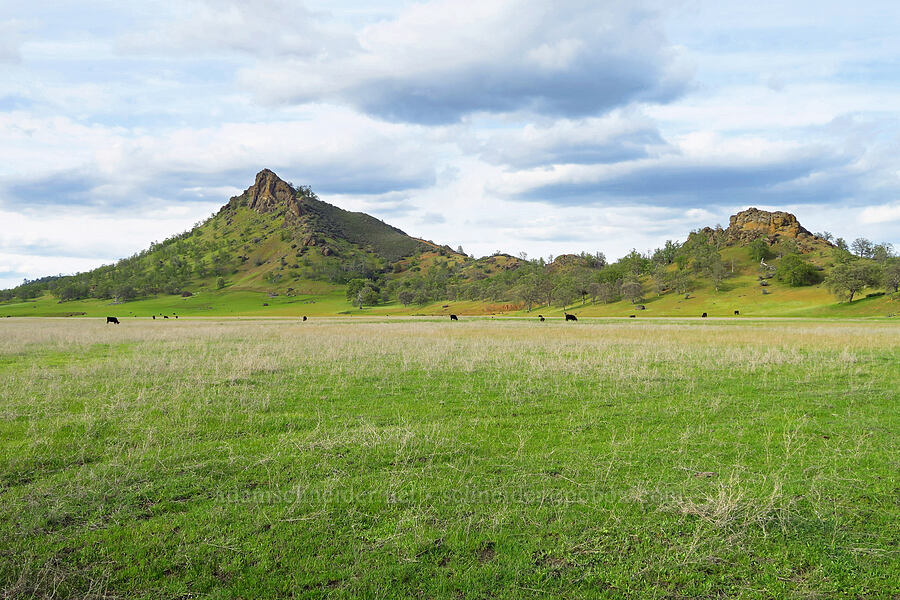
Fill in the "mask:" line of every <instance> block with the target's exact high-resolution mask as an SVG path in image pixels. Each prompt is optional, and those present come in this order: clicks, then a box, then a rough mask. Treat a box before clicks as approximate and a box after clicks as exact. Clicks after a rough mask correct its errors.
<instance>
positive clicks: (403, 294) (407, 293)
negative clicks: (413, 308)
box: [397, 290, 416, 306]
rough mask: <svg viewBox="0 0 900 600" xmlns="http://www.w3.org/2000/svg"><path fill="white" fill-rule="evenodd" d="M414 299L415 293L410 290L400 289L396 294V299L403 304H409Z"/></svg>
mask: <svg viewBox="0 0 900 600" xmlns="http://www.w3.org/2000/svg"><path fill="white" fill-rule="evenodd" d="M415 299H416V294H415V293H414V292H413V291H411V290H400V292H399V293H398V294H397V300H399V301H400V303H401V304H403V306H409V305H410V304H412V302H413V300H415Z"/></svg>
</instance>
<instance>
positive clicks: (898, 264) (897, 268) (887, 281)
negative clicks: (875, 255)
mask: <svg viewBox="0 0 900 600" xmlns="http://www.w3.org/2000/svg"><path fill="white" fill-rule="evenodd" d="M898 288H900V260H898V259H894V260H892V261H891V262H890V263H888V264H887V265H885V267H884V289H885V290H887V291H888V292H892V293H896V292H897V289H898Z"/></svg>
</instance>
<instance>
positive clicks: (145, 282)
mask: <svg viewBox="0 0 900 600" xmlns="http://www.w3.org/2000/svg"><path fill="white" fill-rule="evenodd" d="M760 244H762V246H760ZM845 248H846V244H844V246H843V247H838V246H837V245H836V244H833V243H832V242H831V241H830V240H829V239H826V238H825V237H822V236H820V235H817V234H812V233H810V232H809V231H808V230H807V229H806V228H804V227H803V226H802V225H801V224H800V222H799V220H798V219H797V217H796V216H795V215H793V214H791V213H787V212H784V211H764V210H760V209H757V208H748V209H745V210H743V211H740V212H738V213H737V214H735V215H732V217H731V218H730V219H729V226H728V227H727V228H724V229H723V228H721V227H718V226H717V227H715V228H711V227H704V228H702V229H699V230H696V231H693V232H691V233H690V235H688V238H687V240H686V241H685V242H683V243H681V242H676V241H672V240H669V241H667V242H666V244H665V246H664V247H662V248H658V249H657V250H656V251H654V252H653V253H647V254H641V253H638V252H637V251H632V252H631V253H629V254H628V255H626V256H625V257H622V258H621V259H619V260H618V261H616V262H615V263H608V262H607V260H606V257H605V256H603V255H602V253H597V254H593V255H592V254H587V253H581V254H580V255H578V254H563V255H560V256H558V257H556V259H555V260H552V261H549V262H545V261H544V260H543V259H537V260H526V259H524V258H517V257H514V256H511V255H509V254H505V253H501V252H497V253H495V254H493V255H491V256H486V257H482V258H479V259H475V258H472V257H469V256H466V255H465V254H462V253H460V252H458V251H455V250H453V249H452V248H451V247H450V246H449V245H440V244H437V243H434V242H431V241H427V240H423V239H419V238H416V237H413V236H410V235H408V234H406V233H405V232H404V231H402V230H400V229H398V228H396V227H394V226H392V225H389V224H387V223H384V222H383V221H381V220H380V219H377V218H375V217H373V216H371V215H368V214H366V213H361V212H352V211H347V210H344V209H342V208H340V207H337V206H334V205H332V204H329V203H327V202H324V201H322V200H320V199H319V198H318V196H317V195H316V194H315V193H314V192H313V191H312V190H311V189H310V188H308V187H302V186H299V187H298V186H294V185H292V184H290V183H288V182H286V181H284V180H283V179H281V178H280V177H278V175H277V174H276V173H275V172H274V171H271V170H269V169H263V170H261V171H260V172H259V173H257V175H256V177H255V179H254V181H253V183H252V184H251V185H250V186H249V187H248V188H246V189H245V190H244V191H243V192H242V193H240V194H238V195H235V196H233V197H231V198H230V199H229V200H228V201H227V202H226V203H225V204H224V205H223V206H222V207H221V208H220V209H219V210H218V211H217V212H216V213H214V214H213V215H212V216H211V217H209V218H208V219H207V220H205V221H204V222H202V223H201V224H198V225H197V226H195V227H194V228H193V229H192V230H190V231H188V232H185V233H182V234H179V235H176V236H173V237H171V238H169V239H167V240H165V241H163V242H162V243H159V244H153V245H151V247H150V248H148V249H146V250H144V251H142V252H139V253H137V254H135V255H134V256H132V257H129V258H126V259H122V260H120V261H118V262H117V263H115V264H113V265H104V266H102V267H99V268H97V269H93V270H91V271H88V272H85V273H78V274H75V275H71V276H62V277H56V278H42V279H41V280H38V281H35V282H27V283H26V284H24V285H23V286H19V287H17V288H14V289H13V290H11V291H6V292H4V293H3V294H2V295H0V302H2V301H3V300H6V301H10V300H12V299H14V298H20V299H22V300H29V299H33V298H36V297H40V296H48V299H49V297H53V298H55V299H56V301H57V302H58V303H60V304H62V303H66V302H73V301H80V300H87V299H90V298H95V299H98V300H102V299H109V300H112V301H113V302H114V303H121V302H132V301H135V300H136V299H139V298H155V297H162V296H181V297H184V298H190V297H193V296H195V295H196V294H198V293H203V294H219V295H222V294H226V295H227V293H229V291H231V292H238V291H240V292H246V293H257V294H265V297H268V298H276V297H288V298H300V297H307V299H308V301H310V302H313V301H315V299H316V298H323V297H326V296H328V297H332V298H337V297H340V295H341V294H344V293H345V292H346V300H345V301H346V302H347V303H349V304H351V305H352V304H355V305H358V306H357V309H360V308H361V307H363V306H373V305H378V306H389V305H391V304H392V303H399V304H400V305H402V306H403V307H404V309H406V307H410V306H426V305H428V304H429V303H433V302H443V304H442V305H441V306H445V305H446V306H449V304H448V303H449V302H460V301H463V300H465V301H468V302H475V303H477V304H478V305H480V306H482V307H485V308H484V309H485V310H487V308H486V307H497V306H500V307H503V310H504V311H506V310H510V307H519V308H518V309H523V310H527V309H528V308H530V307H532V306H535V305H539V304H540V303H544V304H546V305H547V306H548V307H549V306H550V305H552V304H554V303H557V304H561V305H562V306H568V305H570V304H571V303H573V302H576V301H580V302H581V305H582V306H586V305H587V299H588V298H590V299H591V304H592V305H595V306H600V304H612V303H616V302H620V301H622V299H623V298H628V299H630V300H631V301H632V302H637V301H638V300H643V301H644V302H650V301H651V300H652V298H653V294H655V295H656V297H663V296H665V295H667V294H673V293H677V294H681V295H684V294H685V293H686V292H687V296H685V297H689V296H690V295H691V294H690V292H692V291H695V290H698V289H704V288H706V287H709V288H711V289H713V290H714V291H715V293H717V294H718V293H721V292H722V291H723V290H728V289H736V288H735V286H736V285H738V282H740V284H739V285H740V286H744V287H746V288H747V289H746V292H747V293H744V294H742V296H748V295H749V296H754V295H756V294H761V295H763V296H767V295H769V296H770V295H771V293H772V290H774V289H776V286H777V285H779V284H778V282H777V281H776V280H772V278H773V277H774V276H775V275H776V271H774V270H771V267H766V269H765V270H762V271H760V269H761V267H760V264H759V263H760V256H761V257H762V258H764V259H766V260H769V262H770V263H771V262H772V261H773V260H774V262H775V265H776V266H775V267H774V268H776V269H780V270H784V269H786V268H787V266H786V265H787V264H788V263H787V262H784V261H780V260H779V259H780V257H782V256H794V257H796V258H794V259H792V261H793V262H791V263H790V264H791V265H793V266H792V267H791V268H792V269H793V270H794V272H793V273H792V274H791V275H790V277H788V278H787V279H785V281H789V282H790V284H789V285H791V286H794V285H818V286H819V287H820V288H821V284H822V281H823V280H824V279H825V275H827V274H828V272H829V269H833V267H834V265H835V263H836V261H837V262H841V263H843V262H846V261H847V260H848V259H847V256H850V255H849V253H848V252H846V249H845ZM751 256H752V257H755V258H753V260H751ZM887 256H890V253H889V252H888V254H887ZM851 258H853V257H851ZM782 262H784V265H782V264H781V263H782ZM726 263H727V265H726ZM778 275H779V278H780V277H781V273H780V271H779V273H778ZM869 279H870V280H871V278H869ZM770 280H771V281H770ZM886 281H887V280H886ZM885 286H886V287H890V285H889V284H888V283H886V284H885ZM869 287H871V285H870V286H869ZM766 301H769V299H767V300H766ZM816 302H820V303H821V302H824V300H822V298H819V299H817V300H816ZM260 304H261V306H265V307H268V306H270V305H271V304H272V303H271V302H262V303H260ZM345 306H346V305H345ZM473 306H474V305H473ZM518 309H517V310H518ZM492 310H493V309H492ZM545 310H546V309H545ZM673 310H674V308H673ZM251 312H252V311H251ZM337 312H340V311H337Z"/></svg>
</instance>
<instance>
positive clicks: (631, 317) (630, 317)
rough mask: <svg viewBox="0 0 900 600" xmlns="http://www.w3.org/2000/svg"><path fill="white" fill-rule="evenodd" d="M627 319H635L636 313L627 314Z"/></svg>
mask: <svg viewBox="0 0 900 600" xmlns="http://www.w3.org/2000/svg"><path fill="white" fill-rule="evenodd" d="M628 318H629V319H637V315H628Z"/></svg>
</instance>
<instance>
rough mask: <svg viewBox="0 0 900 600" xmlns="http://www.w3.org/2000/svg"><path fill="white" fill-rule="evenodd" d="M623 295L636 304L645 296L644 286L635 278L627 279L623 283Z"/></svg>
mask: <svg viewBox="0 0 900 600" xmlns="http://www.w3.org/2000/svg"><path fill="white" fill-rule="evenodd" d="M622 295H623V296H624V297H625V298H627V299H629V300H631V303H632V304H636V303H638V302H640V301H641V299H642V298H643V297H644V286H642V285H641V284H640V282H638V281H635V280H629V281H625V282H624V283H623V284H622Z"/></svg>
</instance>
